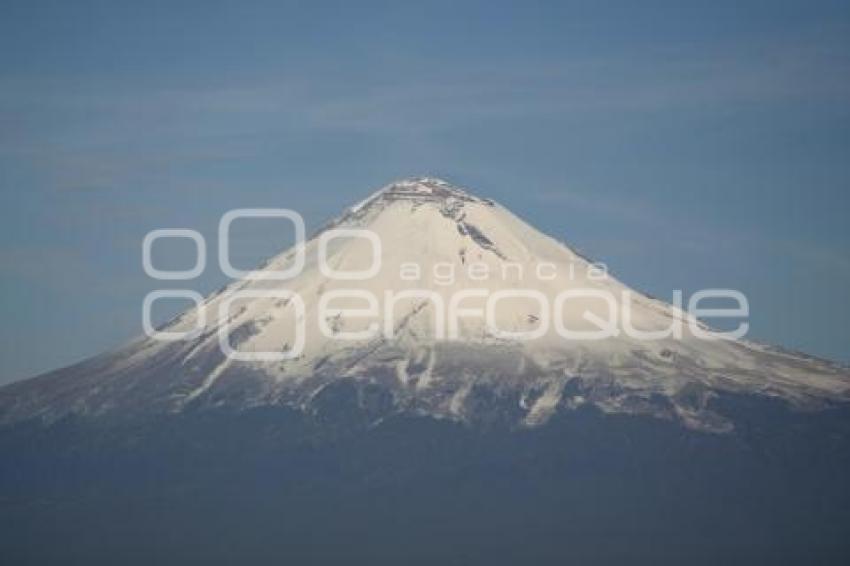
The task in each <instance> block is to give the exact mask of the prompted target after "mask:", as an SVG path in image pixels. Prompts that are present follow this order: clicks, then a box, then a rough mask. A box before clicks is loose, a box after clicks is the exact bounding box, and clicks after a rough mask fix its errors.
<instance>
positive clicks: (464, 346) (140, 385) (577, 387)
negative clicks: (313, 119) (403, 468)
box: [0, 177, 850, 430]
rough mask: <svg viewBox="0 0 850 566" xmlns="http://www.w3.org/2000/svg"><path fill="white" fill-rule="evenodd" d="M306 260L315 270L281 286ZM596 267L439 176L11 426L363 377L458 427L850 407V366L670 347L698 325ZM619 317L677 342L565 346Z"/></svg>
mask: <svg viewBox="0 0 850 566" xmlns="http://www.w3.org/2000/svg"><path fill="white" fill-rule="evenodd" d="M333 230H337V232H336V233H334V232H333ZM358 231H360V232H358ZM364 234H366V235H367V236H368V237H364ZM299 253H303V266H302V267H301V268H300V270H299V272H298V274H297V275H296V276H295V277H294V278H291V279H281V278H278V277H276V276H275V275H276V274H278V273H280V272H281V271H285V270H287V269H289V268H291V267H292V266H293V265H295V264H297V262H298V254H299ZM595 268H596V266H595V265H594V264H591V263H590V262H589V261H588V260H587V259H585V258H584V257H582V256H581V255H579V254H577V253H575V252H574V251H573V250H571V249H570V248H569V247H567V246H565V245H564V244H562V243H560V242H558V241H556V240H554V239H553V238H550V237H549V236H546V235H544V234H542V233H540V232H539V231H537V230H536V229H534V228H533V227H532V226H530V225H529V224H527V223H526V222H524V221H523V220H521V219H519V218H517V217H516V216H514V215H513V214H511V213H510V211H508V210H507V209H505V208H504V207H502V206H499V205H497V204H496V203H494V202H493V201H490V200H488V199H485V198H480V197H477V196H473V195H472V194H471V193H469V192H467V191H466V190H464V189H461V188H459V187H457V186H455V185H452V184H451V183H449V182H446V181H443V180H440V179H435V178H430V177H419V178H411V179H404V180H400V181H396V182H393V183H391V184H389V185H387V186H385V187H383V188H382V189H380V190H379V191H377V192H375V193H374V194H372V195H371V196H370V197H368V198H366V199H365V200H363V201H362V202H360V203H359V204H357V205H355V206H353V207H351V208H349V209H347V211H345V212H344V213H343V215H342V216H340V217H339V218H338V219H337V220H336V221H334V222H332V223H331V224H329V225H328V226H327V227H326V228H325V229H324V230H322V231H320V232H319V233H317V234H316V235H315V236H314V237H313V238H311V239H310V240H309V241H307V242H305V243H304V244H303V245H301V246H297V247H296V248H293V249H290V250H286V251H284V252H283V253H281V254H280V255H278V256H276V257H274V258H272V259H271V260H270V261H269V262H268V263H267V264H266V265H264V266H263V267H262V268H261V269H259V270H258V271H257V272H255V274H254V275H255V276H253V277H251V278H250V279H246V280H243V281H236V282H234V283H233V284H231V285H230V286H228V287H227V288H226V289H224V290H223V291H222V292H219V293H216V294H213V295H211V296H210V297H208V298H207V299H206V300H205V301H204V302H203V304H202V305H200V306H199V307H197V308H194V309H190V310H189V311H186V312H185V313H183V314H182V315H181V316H179V317H177V318H176V319H175V320H174V321H173V322H172V323H171V324H170V325H169V326H168V327H167V328H166V330H168V331H170V332H185V333H189V332H190V331H192V330H194V332H191V336H192V337H191V339H188V340H184V341H180V342H160V341H157V340H153V339H142V340H139V341H137V342H135V343H134V344H133V345H131V346H130V347H129V348H126V349H124V350H121V351H118V352H115V353H114V354H111V355H108V356H104V357H100V358H97V359H96V360H95V361H92V362H88V363H87V365H84V367H83V370H84V371H83V374H81V375H78V374H79V373H80V371H81V370H79V369H75V368H69V369H68V370H63V371H60V372H57V373H56V374H54V376H53V377H52V378H51V379H49V380H47V381H44V380H36V381H33V382H31V385H27V384H26V383H24V384H21V385H20V386H19V388H23V390H24V391H25V392H28V393H30V394H31V396H30V397H27V395H14V396H10V394H9V393H8V390H7V392H6V394H5V395H0V409H4V412H5V416H4V418H5V419H10V418H21V417H22V416H26V415H32V414H40V413H46V414H51V415H52V414H62V413H63V411H64V412H69V411H80V410H81V411H84V412H94V413H98V412H103V411H109V410H113V409H115V408H116V407H126V406H128V405H135V406H144V407H148V408H150V407H155V408H161V409H163V410H181V409H183V408H186V407H189V406H207V405H220V404H233V403H236V404H240V405H246V404H247V405H256V404H267V403H284V404H294V405H299V406H309V403H310V399H311V398H312V397H313V396H314V395H315V394H316V393H317V392H318V391H320V390H321V389H322V388H324V387H325V386H327V385H328V384H329V383H333V382H335V381H337V380H339V379H353V380H355V381H356V382H357V383H368V384H372V385H376V386H380V387H382V388H384V389H385V390H387V391H389V392H391V395H392V398H393V399H394V403H396V405H397V407H398V408H399V410H416V411H424V412H427V413H429V414H434V415H440V416H448V417H451V418H458V419H469V418H474V413H475V411H476V410H477V409H476V407H478V406H479V402H478V401H476V400H475V397H476V395H477V394H478V392H480V391H482V390H486V391H488V392H489V393H488V395H489V396H490V397H491V398H494V399H499V403H506V404H507V405H508V406H509V407H510V409H509V411H511V412H512V413H511V414H513V412H516V413H517V414H518V415H519V418H520V420H521V421H522V422H523V423H525V424H527V425H536V424H539V423H541V422H544V421H545V420H546V419H547V418H548V417H549V416H550V415H551V414H553V413H554V412H555V411H557V410H562V409H569V408H574V407H576V406H578V405H581V404H584V403H591V404H593V405H596V406H597V407H599V408H601V409H602V410H604V411H610V412H638V413H648V414H653V415H657V416H662V417H667V418H675V419H680V420H681V421H683V422H684V423H685V424H687V425H688V426H693V427H699V428H706V429H711V430H725V429H727V428H728V427H729V426H731V425H730V423H727V422H725V421H724V420H723V419H721V418H719V417H718V416H717V415H715V414H714V413H713V412H712V410H711V408H710V400H711V399H712V397H714V396H715V395H717V394H718V393H723V392H733V393H748V394H760V395H770V396H777V397H782V398H784V399H787V400H789V401H790V402H792V403H795V404H799V405H812V404H818V403H825V402H830V401H831V400H836V399H848V398H850V380H848V375H847V371H846V370H845V369H843V368H839V367H837V366H834V365H831V364H829V363H826V362H822V361H818V360H814V359H811V358H806V357H802V356H794V355H789V354H784V353H779V352H776V351H773V350H770V349H768V348H765V347H762V346H759V345H756V344H753V343H750V342H746V341H741V340H732V341H729V340H714V341H707V340H700V339H698V338H697V336H696V335H695V334H694V332H692V331H689V330H687V327H686V329H685V331H684V332H682V333H681V334H680V335H678V336H673V335H671V336H667V335H666V334H665V331H666V329H668V328H670V327H672V326H673V325H676V324H683V323H684V322H685V321H688V320H690V317H689V316H688V315H687V314H685V313H683V312H682V311H681V310H680V309H678V308H675V307H673V306H671V305H668V304H666V303H663V302H661V301H657V300H654V299H651V298H649V297H647V296H645V295H643V294H641V293H637V292H634V291H632V290H631V289H629V288H628V287H627V286H625V285H624V284H622V283H621V282H619V281H617V280H616V279H614V278H613V277H611V276H610V275H608V274H607V273H605V272H604V271H603V272H602V273H599V272H598V271H597V272H595V271H594V269H595ZM334 274H336V275H334ZM340 274H342V275H340ZM517 291H520V293H519V294H520V296H518V297H517V296H516V292H517ZM565 293H566V294H573V295H579V299H572V300H571V301H570V302H569V304H568V307H569V308H566V307H565V305H566V304H567V303H563V302H562V303H560V306H558V305H559V302H558V301H559V297H562V296H564V294H565ZM582 294H584V296H582ZM599 295H604V296H605V297H610V300H609V301H606V300H598V298H594V297H598V296H599ZM495 297H498V298H499V299H500V300H499V301H498V304H496V302H495V301H494V300H493V299H494V298H495ZM491 303H492V304H491ZM612 308H613V309H614V310H616V311H617V312H618V313H619V312H620V311H623V312H625V311H626V309H628V312H629V316H628V321H629V324H631V325H632V327H633V328H636V329H639V330H640V332H641V333H642V335H643V336H647V335H649V334H655V335H660V336H661V338H657V339H651V340H650V339H645V338H640V337H636V336H634V335H632V334H627V333H622V332H616V333H612V334H611V335H610V336H609V337H606V338H605V339H601V340H587V341H585V340H577V339H576V340H572V339H565V338H564V333H563V332H561V328H569V329H570V331H572V332H579V333H581V332H585V333H591V334H592V333H593V332H594V331H595V330H598V329H599V326H600V324H599V321H600V320H603V321H604V320H606V316H608V315H610V311H611V309H612ZM620 316H622V315H620ZM556 319H557V320H556ZM559 324H560V325H561V326H560V327H559V326H558V325H559ZM530 336H533V337H534V339H533V340H532V339H528V338H529V337H530ZM222 344H226V345H227V348H230V349H232V350H233V351H234V352H236V355H230V356H227V355H225V353H224V346H223V345H222ZM290 354H291V355H290ZM92 364H94V365H92ZM43 387H48V388H49V389H50V390H51V393H50V394H44V392H43V390H42V388H43ZM22 399H23V400H22ZM53 399H56V400H57V401H56V403H58V406H54V404H53V402H52V400H53Z"/></svg>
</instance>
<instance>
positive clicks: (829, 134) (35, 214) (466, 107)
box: [0, 1, 850, 382]
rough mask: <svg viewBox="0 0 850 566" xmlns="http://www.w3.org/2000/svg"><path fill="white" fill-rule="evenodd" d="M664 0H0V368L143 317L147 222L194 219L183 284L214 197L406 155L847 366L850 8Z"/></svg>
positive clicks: (410, 167)
mask: <svg viewBox="0 0 850 566" xmlns="http://www.w3.org/2000/svg"><path fill="white" fill-rule="evenodd" d="M686 4H688V3H684V2H623V3H615V2H606V3H599V2H584V3H570V2H558V3H555V2H522V3H520V2H515V3H504V2H481V3H474V2H473V3H459V2H446V3H439V2H433V3H431V2H429V3H423V2H416V3H413V2H410V3H407V2H378V3H367V2H358V3H342V2H340V3H313V2H292V3H281V2H277V3H251V4H250V5H247V3H244V2H234V3H216V2H197V3H178V2H162V3H123V4H122V3H118V2H85V1H82V2H73V3H71V2H9V1H5V2H3V10H2V12H3V17H2V18H0V199H2V200H1V201H0V204H2V206H0V266H2V267H1V268H0V291H2V303H0V382H3V381H10V380H13V379H18V378H22V377H27V376H30V375H34V374H36V373H39V372H42V371H45V370H49V369H52V368H55V367H59V366H62V365H66V364H68V363H71V362H74V361H77V360H79V359H82V358H84V357H86V356H89V355H92V354H95V353H98V352H100V351H103V350H105V349H108V348H110V347H114V346H116V345H118V344H120V343H122V342H124V341H126V340H127V339H129V338H131V337H133V336H135V335H137V334H139V333H140V332H141V314H140V312H141V303H142V298H143V297H144V295H145V293H146V292H147V291H148V290H151V289H153V288H155V287H156V286H157V285H156V283H155V282H152V281H150V280H148V279H147V277H146V276H145V275H144V273H143V271H142V267H141V259H140V258H141V251H140V250H141V241H142V238H143V237H144V235H145V233H147V232H148V231H149V230H151V229H154V228H164V227H188V228H194V229H198V230H200V231H201V232H202V233H203V234H204V235H205V236H206V237H207V239H208V242H209V243H210V246H211V249H210V252H211V260H212V261H210V262H208V268H207V271H206V273H205V275H204V276H203V277H202V278H201V279H200V280H198V281H196V282H192V283H191V284H188V285H186V286H187V287H189V288H194V289H197V290H199V291H201V292H207V291H210V290H212V289H213V288H215V287H217V286H219V285H220V284H222V283H223V282H224V281H225V278H224V277H223V276H222V275H221V273H220V272H219V270H218V269H217V267H216V262H215V261H214V257H215V256H214V255H212V254H214V253H215V247H214V245H213V244H214V238H215V230H216V225H217V222H218V219H219V217H220V216H221V214H222V213H223V212H225V211H226V210H228V209H230V208H234V207H255V206H270V207H289V208H294V209H296V210H298V211H300V212H301V213H302V214H304V216H305V217H306V218H307V220H308V223H309V224H311V225H314V226H315V225H316V224H317V223H319V222H321V221H322V220H324V219H326V218H328V217H331V216H333V215H335V214H336V213H338V212H339V211H340V210H341V209H342V208H343V207H344V206H346V205H348V204H350V203H352V202H354V201H356V200H358V199H360V198H362V197H363V196H365V195H366V194H368V193H369V192H370V191H372V190H373V189H375V188H376V187H378V186H381V185H383V184H385V183H386V182H388V181H390V180H393V179H395V178H399V177H407V176H411V175H420V174H430V175H437V176H442V177H445V178H447V179H449V180H452V181H456V182H458V183H460V184H464V185H467V186H470V187H473V188H475V189H477V190H478V192H479V193H482V194H485V195H486V196H490V197H492V198H494V199H496V200H498V201H500V202H501V203H503V204H504V205H506V206H508V207H509V208H511V209H512V210H514V211H515V212H516V213H518V214H519V215H521V216H523V217H525V218H526V219H528V220H529V221H531V222H532V223H533V224H535V225H536V226H537V227H539V228H541V229H543V230H544V231H546V232H548V233H550V234H552V235H554V236H556V237H558V238H561V239H565V240H567V241H569V242H571V243H572V244H573V245H575V246H577V247H578V248H580V249H581V250H582V251H584V252H585V253H587V254H589V255H590V256H592V257H595V258H599V259H601V260H603V261H605V262H606V263H607V264H608V265H609V266H610V267H611V269H612V270H613V272H614V273H615V274H617V275H618V276H619V277H620V278H622V279H623V280H625V281H626V282H628V283H629V284H631V285H632V286H634V287H637V288H639V289H642V290H645V291H648V292H650V293H652V294H654V295H656V296H659V297H662V298H669V297H670V296H671V292H672V290H673V289H676V288H680V289H684V290H685V291H686V292H688V291H692V290H694V289H697V288H702V287H730V288H737V289H740V290H742V291H744V292H745V293H746V294H747V295H748V296H749V298H750V302H751V307H752V315H751V332H750V336H751V337H753V338H757V339H760V340H765V341H768V342H773V343H779V344H783V345H785V346H788V347H792V348H798V349H803V350H806V351H808V352H811V353H814V354H817V355H821V356H825V357H829V358H833V359H837V360H842V361H850V347H848V346H850V324H848V320H850V300H848V289H850V226H848V221H847V216H848V212H850V206H848V205H850V151H848V150H850V130H848V126H850V33H848V32H850V7H848V4H847V3H846V2H796V3H789V2H740V1H738V2H706V3H703V4H702V5H701V6H696V5H686ZM262 228H265V227H264V226H260V225H254V226H253V227H252V228H250V229H249V228H246V229H244V230H243V233H242V234H241V235H240V240H239V243H238V244H237V246H241V247H239V248H238V249H239V250H241V251H237V253H238V254H241V255H238V256H237V257H240V258H241V260H242V261H243V262H245V263H243V265H244V266H245V267H247V266H249V265H250V263H251V262H252V261H255V260H257V259H260V258H261V257H263V256H265V255H268V254H270V253H272V252H274V251H275V250H276V249H277V248H279V247H280V246H281V245H282V242H283V241H284V240H285V236H284V235H283V230H282V229H281V230H280V231H279V232H278V230H277V229H276V228H277V227H268V228H269V229H268V230H264V229H262ZM172 256H173V257H171V259H169V258H168V257H163V258H160V259H161V261H164V262H168V261H172V260H173V262H174V263H175V266H176V264H177V263H178V262H179V261H180V257H181V255H180V253H179V252H178V251H174V253H173V254H172ZM174 308H176V305H175V307H174Z"/></svg>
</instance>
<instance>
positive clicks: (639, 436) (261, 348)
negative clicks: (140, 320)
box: [0, 178, 850, 564]
mask: <svg viewBox="0 0 850 566" xmlns="http://www.w3.org/2000/svg"><path fill="white" fill-rule="evenodd" d="M240 275H242V277H241V278H240V279H237V280H235V281H234V282H233V283H231V284H229V285H227V286H226V287H225V288H223V289H221V290H219V291H218V292H216V293H214V294H212V295H210V296H209V297H207V298H206V299H204V300H203V301H201V302H199V303H198V304H196V305H195V306H194V307H192V308H190V309H189V310H187V311H185V312H183V313H182V314H180V315H179V316H177V317H176V318H174V319H173V320H171V321H169V322H168V323H166V324H165V325H163V326H162V327H160V328H158V329H156V333H155V334H154V335H152V336H144V337H141V338H139V339H137V340H134V341H132V342H131V343H129V344H127V345H126V346H124V347H122V348H120V349H118V350H116V351H113V352H109V353H106V354H103V355H100V356H97V357H95V358H92V359H90V360H87V361H84V362H82V363H80V364H77V365H75V366H71V367H68V368H64V369H60V370H57V371H54V372H51V373H48V374H45V375H42V376H39V377H36V378H32V379H29V380H25V381H22V382H19V383H15V384H12V385H8V386H6V387H3V388H2V389H0V423H2V428H1V429H0V450H2V451H3V453H4V459H5V461H6V462H8V463H9V465H7V466H4V471H3V473H2V475H0V480H2V484H0V488H2V493H0V494H2V500H0V501H2V502H3V503H0V504H2V505H3V506H4V507H5V508H6V511H7V513H3V515H4V516H5V517H8V519H7V520H4V521H3V527H4V529H5V532H7V533H15V534H14V536H12V535H10V534H7V535H4V539H5V540H4V543H3V546H4V547H6V552H7V553H8V555H9V556H11V557H13V558H15V559H16V560H19V561H21V562H26V561H31V560H32V561H36V562H40V563H45V562H51V561H57V562H60V561H63V559H65V560H64V563H67V561H68V560H71V561H75V560H76V561H81V562H86V563H88V564H91V563H97V562H101V561H103V562H111V563H114V562H115V560H119V561H121V562H125V561H133V560H138V561H142V562H148V561H151V560H156V561H159V562H168V563H185V562H187V561H193V560H204V561H216V560H218V561H224V562H228V561H231V560H249V561H251V562H279V561H280V560H284V561H285V560H286V559H291V560H294V561H295V563H300V562H311V563H336V562H340V561H345V560H346V557H347V558H351V559H354V560H356V561H364V562H366V561H368V563H379V562H387V563H388V562H391V561H393V562H397V561H399V560H403V561H405V562H408V563H417V562H421V563H434V562H440V563H463V564H468V563H487V564H495V563H517V562H519V561H522V562H525V561H527V560H531V561H533V562H536V563H559V564H562V563H564V560H567V559H569V558H570V557H572V559H573V560H576V561H577V562H579V563H621V562H623V561H625V560H628V561H630V562H637V563H644V562H645V563H653V564H657V563H659V562H662V563H663V562H668V561H669V562H681V561H682V560H688V562H692V563H700V562H704V563H716V561H718V560H724V561H727V562H735V561H739V562H741V563H751V562H752V561H753V560H756V561H758V560H767V561H770V562H783V561H788V562H789V563H797V561H799V560H803V561H809V559H810V558H812V557H815V558H818V559H820V560H822V561H824V562H834V563H842V562H843V561H844V560H846V559H847V558H848V556H850V549H848V543H847V542H846V541H847V540H850V537H848V536H847V535H848V534H850V533H848V532H847V531H848V527H850V512H849V511H848V509H850V506H848V505H847V503H850V489H848V488H850V483H848V481H847V479H846V478H847V472H850V467H848V461H850V452H848V447H850V442H848V439H850V421H849V420H848V418H847V417H848V411H847V408H848V404H847V403H848V400H850V371H848V369H847V368H846V367H844V366H841V365H839V364H835V363H832V362H829V361H826V360H820V359H817V358H814V357H811V356H807V355H804V354H800V353H795V352H790V351H786V350H783V349H781V348H777V347H772V346H767V345H764V344H759V343H756V342H752V341H748V340H745V339H743V338H739V337H734V338H730V337H728V336H726V335H723V333H720V332H719V331H716V330H713V329H712V328H710V327H708V326H706V325H705V324H703V322H701V321H700V320H698V319H697V317H696V316H695V315H694V314H693V312H690V311H689V310H688V309H685V308H683V307H682V305H673V304H668V303H665V302H663V301H660V300H657V299H654V298H652V297H649V296H647V295H645V294H642V293H640V292H638V291H635V290H633V289H630V288H629V287H628V286H626V285H625V284H624V283H622V282H620V281H618V280H617V279H616V278H614V277H613V276H612V275H610V274H609V273H608V272H607V270H606V268H605V266H604V265H602V264H599V263H596V262H593V261H591V260H590V259H588V258H586V257H584V256H582V255H581V254H579V253H577V252H576V251H575V250H573V249H572V248H571V247H570V246H568V245H567V244H564V243H561V242H559V241H557V240H555V239H553V238H551V237H549V236H546V235H544V234H542V233H541V232H539V231H537V230H536V229H534V228H533V227H532V226H530V225H529V224H527V223H526V222H524V221H523V220H521V219H519V218H518V217H516V216H515V215H513V214H512V213H511V212H510V211H508V210H507V209H505V208H504V207H502V206H500V205H499V204H497V203H495V202H493V201H492V200H489V199H487V198H482V197H478V196H475V195H473V194H472V193H471V192H469V191H467V190H465V189H463V188H460V187H458V186H455V185H453V184H451V183H448V182H446V181H443V180H440V179H433V178H415V179H407V180H402V181H398V182H394V183H392V184H390V185H388V186H386V187H384V188H382V189H381V190H379V191H378V192H376V193H374V194H373V195H371V196H370V197H368V198H366V199H365V200H364V201H362V202H360V203H358V204H356V205H354V206H352V207H350V208H348V209H347V210H345V211H344V212H343V213H342V215H341V216H339V217H338V218H337V219H335V220H333V221H332V222H330V223H328V224H327V225H326V226H325V227H324V228H322V229H321V230H319V231H318V232H317V233H316V234H315V235H313V236H312V237H311V238H309V239H306V240H304V241H299V242H296V244H295V245H294V246H293V247H292V248H290V249H287V250H285V251H283V252H282V253H280V254H279V255H277V256H275V257H272V258H271V259H270V260H268V261H267V262H266V263H265V264H264V265H262V266H261V267H259V268H257V269H255V270H253V271H251V272H247V273H241V274H240ZM163 337H167V338H168V339H163ZM174 337H178V338H176V339H175V338H174ZM38 501H41V502H43V504H39V505H36V504H35V503H34V502H38ZM128 512H129V514H128ZM118 517H121V518H122V520H126V524H125V525H123V526H121V525H120V524H119V523H116V520H117V518H118ZM104 533H106V534H105V535H104ZM43 537H52V539H51V540H56V541H57V542H56V546H55V547H53V546H47V547H45V546H41V545H38V544H35V541H36V540H39V539H42V538H43ZM62 549H64V550H62ZM63 552H64V554H63Z"/></svg>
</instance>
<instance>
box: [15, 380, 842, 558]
mask: <svg viewBox="0 0 850 566" xmlns="http://www.w3.org/2000/svg"><path fill="white" fill-rule="evenodd" d="M341 383H344V382H341ZM355 395H358V396H359V397H358V399H354V398H353V396H355ZM371 399H372V400H371V401H370V402H369V403H363V402H362V392H358V391H357V390H356V388H350V387H349V388H346V387H345V386H343V385H340V386H339V387H338V389H336V390H335V391H333V392H329V393H328V394H327V396H326V397H325V398H324V399H322V400H320V401H319V402H318V403H317V404H316V405H315V407H314V408H313V410H312V412H310V413H305V412H301V411H297V410H294V409H288V408H280V407H278V408H273V407H266V408H258V409H253V410H244V411H240V412H229V411H209V410H207V411H194V412H193V411H187V412H183V413H180V414H175V415H173V416H170V417H160V418H157V419H146V420H123V421H122V420H116V419H112V420H109V421H107V420H104V419H92V420H85V419H80V418H76V417H75V418H69V419H66V420H63V421H61V422H57V423H53V424H52V425H50V426H48V427H43V426H41V425H37V424H33V423H22V424H18V425H16V426H14V427H12V428H6V429H4V430H3V431H2V432H0V453H2V454H3V456H4V460H3V466H2V468H1V469H0V470H2V471H0V533H2V534H0V557H2V562H3V563H4V564H87V565H93V564H187V563H199V564H201V563H203V564H232V563H242V564H308V563H309V564H488V565H490V564H573V563H574V564H623V563H628V564H653V565H656V564H683V563H685V564H718V563H724V564H747V565H750V564H815V563H817V564H846V563H848V559H850V479H848V478H849V477H850V475H848V471H850V411H848V409H846V408H836V409H831V410H827V411H819V412H798V411H794V410H791V409H789V408H788V407H787V406H786V405H785V404H784V403H782V402H779V401H770V400H766V399H764V398H761V397H759V398H756V397H731V396H725V397H721V398H720V399H718V400H716V401H715V402H714V403H715V406H714V410H716V411H718V412H719V413H720V414H724V415H727V416H729V417H730V418H731V419H732V420H734V422H735V423H736V429H735V431H733V432H731V433H727V434H712V433H707V432H700V431H695V430H690V429H687V428H684V427H682V426H681V425H680V424H679V423H675V422H670V421H664V420H660V419H657V418H651V417H641V416H635V415H626V414H615V415H606V414H603V413H601V412H599V411H598V410H597V409H595V408H593V407H591V406H587V407H583V408H579V409H577V410H575V411H562V412H559V413H558V414H557V415H555V416H554V417H553V418H552V419H551V420H550V421H549V422H548V423H547V424H545V425H543V426H540V427H536V428H531V429H517V428H505V427H504V426H503V425H502V424H500V423H499V422H498V421H493V422H490V423H488V424H487V426H476V427H471V426H468V425H464V424H459V423H455V422H450V421H447V420H438V419H434V418H433V417H426V416H423V417H414V416H410V415H403V414H393V413H391V412H388V411H391V410H392V405H391V404H389V403H383V402H382V401H381V394H380V392H379V391H374V392H372V397H371Z"/></svg>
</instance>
